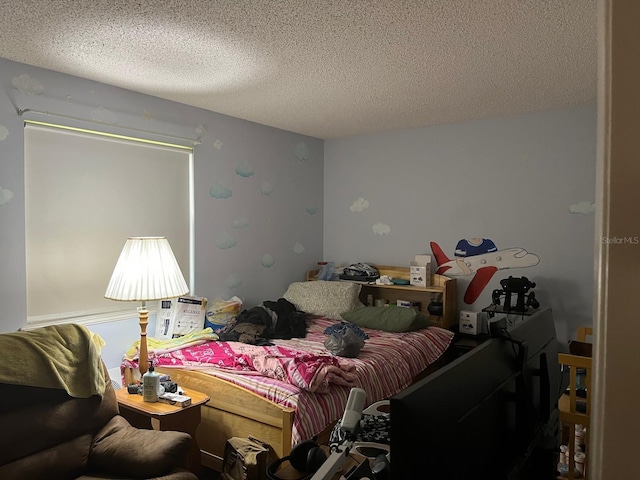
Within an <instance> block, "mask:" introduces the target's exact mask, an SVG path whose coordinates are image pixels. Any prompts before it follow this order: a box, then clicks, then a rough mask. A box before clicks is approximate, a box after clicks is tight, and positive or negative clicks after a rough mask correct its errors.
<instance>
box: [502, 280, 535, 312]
mask: <svg viewBox="0 0 640 480" xmlns="http://www.w3.org/2000/svg"><path fill="white" fill-rule="evenodd" d="M500 286H501V287H502V290H499V289H496V290H494V291H493V292H492V294H491V302H492V304H493V305H500V299H501V297H504V302H503V306H502V312H503V313H509V312H513V313H524V312H526V311H527V310H528V308H529V307H531V308H533V309H537V308H539V307H540V302H538V300H537V299H536V294H535V292H532V291H531V290H532V289H533V288H535V287H536V284H535V282H531V281H529V279H528V278H527V277H520V278H516V277H511V276H510V277H509V278H503V279H502V280H500ZM512 295H515V296H516V304H515V305H512V302H511V297H512Z"/></svg>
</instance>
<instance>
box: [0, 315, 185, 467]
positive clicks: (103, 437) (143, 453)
mask: <svg viewBox="0 0 640 480" xmlns="http://www.w3.org/2000/svg"><path fill="white" fill-rule="evenodd" d="M78 336H79V337H80V338H81V341H80V342H79V343H78V341H77V337H78ZM92 337H93V336H92V335H91V334H90V333H88V331H87V330H86V329H85V328H84V327H79V326H77V325H75V326H70V325H64V326H56V327H44V328H41V329H38V330H34V331H32V332H18V333H9V334H1V335H0V371H2V372H1V373H0V425H1V426H2V429H3V431H2V435H0V478H3V479H8V480H9V479H26V478H28V479H30V480H35V479H82V480H89V479H107V478H109V479H124V478H128V479H133V478H135V479H153V478H155V479H163V480H164V479H166V480H197V477H196V476H195V475H193V474H192V473H190V472H188V471H187V470H185V469H184V468H183V467H184V465H185V462H186V456H187V451H188V448H189V446H190V442H191V437H190V436H189V435H188V434H186V433H182V432H161V431H155V430H142V429H137V428H134V427H132V426H131V425H130V424H129V423H128V422H127V421H126V420H125V419H124V418H123V417H121V416H120V415H119V411H118V403H117V401H116V397H115V392H114V390H113V387H112V385H111V382H110V381H109V380H108V378H109V377H108V374H107V372H106V368H105V366H104V364H103V363H102V361H101V360H100V358H99V353H98V355H97V357H96V352H95V350H96V349H95V345H92V343H93V342H92V340H91V339H92ZM52 338H53V341H52ZM43 339H45V342H44V343H45V344H46V345H45V347H44V348H42V344H41V342H42V340H43ZM55 342H58V343H60V345H58V346H56V347H55V348H59V352H61V353H60V354H59V355H58V356H57V358H56V359H55V361H54V362H53V365H47V364H46V360H44V361H42V360H38V359H37V358H36V356H38V355H41V352H43V351H44V355H43V356H44V357H47V356H50V355H51V354H52V351H51V347H50V345H51V344H52V343H55ZM22 350H24V352H22ZM85 350H88V351H90V352H91V351H93V353H89V354H87V352H86V351H85ZM98 352H99V348H98ZM76 353H77V358H79V359H80V361H79V362H78V366H77V368H76V366H75V365H74V362H75V358H76V357H74V358H73V359H71V360H70V357H69V355H75V354H76ZM65 357H66V359H65ZM85 361H89V363H94V362H97V367H96V369H94V371H93V373H91V369H89V374H88V375H86V376H87V377H95V378H91V379H89V378H87V380H89V381H90V382H93V384H94V385H98V389H99V390H101V391H102V392H101V393H100V392H98V393H96V394H91V395H85V394H82V395H83V396H82V397H78V396H72V395H71V394H70V393H69V392H68V390H71V392H72V393H73V394H74V395H78V393H76V392H77V391H83V390H86V389H85V388H84V387H83V386H79V384H78V379H77V378H76V379H72V376H73V375H74V373H73V372H72V373H68V372H67V371H65V370H73V371H76V370H80V372H81V373H82V374H83V375H85V374H86V369H85V367H86V365H84V362H85ZM34 363H35V364H37V365H35V366H34ZM65 367H69V368H65ZM34 368H38V369H39V373H35V374H34V371H35V370H34ZM18 371H21V372H24V375H23V377H24V378H19V376H17V375H15V373H16V372H18ZM61 371H62V373H61ZM12 376H13V377H17V378H13V379H12V378H11V377H12ZM7 377H10V378H9V379H8V378H7ZM38 377H42V378H43V379H44V380H43V381H42V383H44V384H45V386H44V387H42V386H37V383H38V382H39V380H38ZM56 377H60V378H56ZM52 383H60V384H62V386H63V388H55V386H52ZM65 385H66V386H67V387H68V388H64V386H65Z"/></svg>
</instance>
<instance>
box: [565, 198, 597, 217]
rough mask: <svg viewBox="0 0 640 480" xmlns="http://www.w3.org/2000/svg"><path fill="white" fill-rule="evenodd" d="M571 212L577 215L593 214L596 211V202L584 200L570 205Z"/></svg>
mask: <svg viewBox="0 0 640 480" xmlns="http://www.w3.org/2000/svg"><path fill="white" fill-rule="evenodd" d="M569 212H571V213H573V214H576V215H591V214H593V213H596V202H591V201H589V200H584V201H582V202H578V203H576V204H574V205H571V206H570V207H569Z"/></svg>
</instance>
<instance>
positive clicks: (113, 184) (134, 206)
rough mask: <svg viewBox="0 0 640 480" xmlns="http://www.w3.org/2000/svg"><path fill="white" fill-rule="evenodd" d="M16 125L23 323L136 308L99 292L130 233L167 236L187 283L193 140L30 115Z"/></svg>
mask: <svg viewBox="0 0 640 480" xmlns="http://www.w3.org/2000/svg"><path fill="white" fill-rule="evenodd" d="M24 134H25V153H24V156H25V212H26V213H25V221H26V232H25V233H26V257H27V317H28V318H27V323H28V324H32V325H33V324H38V325H39V324H47V323H57V322H61V321H65V320H70V319H73V321H84V322H88V321H104V320H109V319H118V318H129V317H131V316H132V315H135V313H133V312H135V307H134V306H133V305H128V304H123V303H121V302H114V301H111V300H107V299H105V298H104V293H105V290H106V287H107V283H108V282H109V279H110V278H111V274H112V272H113V268H114V267H115V264H116V261H117V260H118V257H119V255H120V251H121V250H122V247H123V246H124V243H125V241H126V239H127V237H131V236H166V237H167V239H168V240H169V243H170V244H171V247H172V249H173V252H174V254H175V256H176V259H177V260H178V264H179V265H180V269H181V270H182V273H183V275H184V276H185V279H186V280H187V283H188V284H189V283H190V284H191V291H193V277H192V258H193V256H192V253H191V250H192V245H193V241H192V235H193V214H192V212H193V200H192V196H193V187H192V185H193V174H192V171H193V150H192V148H191V147H184V146H179V145H168V144H159V143H157V142H149V141H145V140H141V139H138V140H137V141H136V139H131V138H130V137H117V136H113V135H107V134H102V133H100V132H89V131H87V130H79V129H73V128H70V127H61V126H55V125H51V124H43V123H41V122H31V121H28V122H27V123H26V124H25V132H24ZM136 306H137V305H136ZM132 310H133V311H132ZM114 312H122V315H118V314H117V313H114Z"/></svg>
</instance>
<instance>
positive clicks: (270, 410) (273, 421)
mask: <svg viewBox="0 0 640 480" xmlns="http://www.w3.org/2000/svg"><path fill="white" fill-rule="evenodd" d="M395 268H400V269H401V268H403V267H395ZM406 270H407V272H408V268H407V269H406ZM311 273H312V272H310V273H309V274H311ZM452 284H455V281H453V282H452ZM454 293H455V292H454ZM443 357H444V356H443ZM443 357H441V359H440V360H438V361H436V362H434V363H432V364H431V365H429V366H428V367H427V368H426V369H425V370H424V371H423V372H422V373H421V374H420V375H419V376H418V377H416V378H415V379H414V381H417V380H419V379H421V378H424V377H425V376H426V375H428V374H430V373H432V372H434V371H435V370H437V369H438V368H440V367H441V366H442V363H443ZM157 371H158V372H160V373H166V374H168V375H170V376H171V380H172V381H173V382H176V383H177V384H178V385H181V386H183V387H185V388H191V389H194V390H197V391H199V392H202V393H205V394H207V395H208V396H209V397H210V398H211V400H209V402H207V403H206V404H205V405H202V408H201V410H202V421H201V423H200V426H199V427H198V431H197V434H196V436H197V441H198V445H199V446H200V451H201V454H202V464H203V465H204V466H206V467H209V468H211V469H213V470H216V471H222V461H223V455H224V447H225V444H226V441H227V439H228V438H231V437H248V436H249V435H252V436H254V437H256V438H259V439H260V440H262V441H264V442H266V443H268V444H269V445H271V447H272V448H273V449H274V451H275V453H276V454H277V455H278V457H280V458H282V457H283V456H286V455H288V454H289V452H290V451H291V438H292V427H293V418H294V414H295V410H294V409H292V408H286V407H283V406H281V405H278V404H276V403H274V402H271V401H269V400H267V399H265V398H262V397H260V396H259V395H256V394H255V393H252V392H250V391H248V390H246V389H244V388H242V387H240V386H237V385H235V384H233V383H230V382H228V381H225V380H222V379H220V378H216V377H212V376H210V375H207V374H205V373H201V372H198V371H193V370H181V369H175V368H171V369H163V368H161V367H158V368H157ZM133 378H134V377H133V372H132V371H131V370H129V371H125V380H126V382H127V384H129V383H132V382H133ZM332 428H333V425H329V426H328V427H327V428H326V429H325V430H324V431H323V432H321V433H320V434H319V436H318V441H322V440H323V439H328V436H329V433H330V432H331V429H332Z"/></svg>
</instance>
